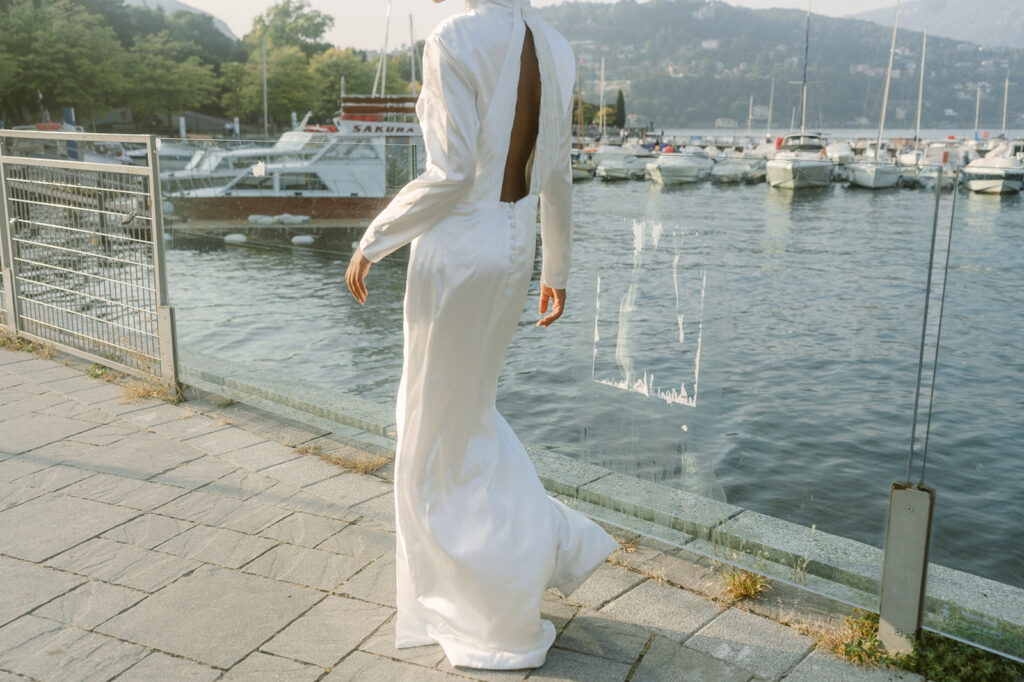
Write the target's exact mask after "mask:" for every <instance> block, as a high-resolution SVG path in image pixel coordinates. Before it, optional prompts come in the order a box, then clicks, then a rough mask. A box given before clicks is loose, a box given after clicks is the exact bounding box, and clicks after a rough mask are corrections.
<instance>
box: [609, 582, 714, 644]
mask: <svg viewBox="0 0 1024 682" xmlns="http://www.w3.org/2000/svg"><path fill="white" fill-rule="evenodd" d="M721 611H722V607H721V606H719V605H718V604H716V603H715V602H712V601H708V600H707V599H704V598H703V597H700V596H698V595H696V594H694V593H692V592H687V591H686V590H681V589H679V588H676V587H672V586H671V585H668V584H666V583H659V582H657V581H656V580H647V581H645V582H643V583H641V584H640V585H638V586H637V587H634V588H633V589H632V590H630V591H629V592H627V593H626V594H624V595H622V596H621V597H619V598H617V599H615V600H614V601H612V602H611V603H609V604H608V605H607V606H605V607H604V608H602V609H601V613H602V614H604V615H606V616H610V617H612V618H618V619H619V620H622V621H625V622H627V623H635V624H637V625H643V626H644V627H648V628H651V629H653V630H655V632H658V633H659V634H662V635H663V636H665V637H668V638H669V639H673V640H675V641H677V642H681V641H683V640H685V639H688V638H689V637H690V635H692V634H693V633H694V632H696V631H697V630H699V629H700V628H702V627H703V626H704V625H706V624H707V623H708V622H710V621H711V620H712V619H714V618H715V617H716V616H718V614H719V613H720V612H721Z"/></svg>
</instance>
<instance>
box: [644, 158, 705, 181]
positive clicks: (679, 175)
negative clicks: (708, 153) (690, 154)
mask: <svg viewBox="0 0 1024 682" xmlns="http://www.w3.org/2000/svg"><path fill="white" fill-rule="evenodd" d="M714 165H715V164H714V161H711V160H710V159H701V158H696V157H695V158H693V159H692V161H691V160H689V159H687V160H680V161H673V162H672V163H660V162H654V163H649V164H647V172H648V173H649V174H650V176H651V179H652V180H653V181H654V182H656V183H658V184H660V185H683V184H687V183H694V182H702V181H704V180H706V179H707V177H708V175H709V174H710V173H711V169H712V168H713V167H714Z"/></svg>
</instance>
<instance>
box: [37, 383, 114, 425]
mask: <svg viewBox="0 0 1024 682" xmlns="http://www.w3.org/2000/svg"><path fill="white" fill-rule="evenodd" d="M82 378H83V379H85V380H87V381H90V382H91V381H93V379H90V378H89V377H82ZM39 413H40V414H48V415H51V416H54V417H66V418H68V419H77V420H78V421H83V422H89V423H90V424H109V423H110V422H112V421H114V420H115V419H117V416H116V415H114V414H111V413H110V412H107V411H106V410H99V409H96V408H95V407H90V406H89V405H86V404H84V403H80V402H78V401H77V400H65V401H64V402H62V403H58V404H56V405H54V406H53V407H47V408H44V409H42V410H39Z"/></svg>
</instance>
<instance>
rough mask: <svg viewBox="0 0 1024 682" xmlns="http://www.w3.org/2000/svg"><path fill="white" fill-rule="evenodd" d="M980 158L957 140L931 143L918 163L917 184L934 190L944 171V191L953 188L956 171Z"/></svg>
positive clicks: (927, 145)
mask: <svg viewBox="0 0 1024 682" xmlns="http://www.w3.org/2000/svg"><path fill="white" fill-rule="evenodd" d="M977 158H979V157H978V155H977V153H975V152H974V150H973V149H968V147H967V146H966V145H964V144H962V143H960V142H958V141H957V140H953V139H947V140H943V141H941V142H929V143H927V144H926V145H925V147H924V150H923V152H922V154H921V159H920V160H919V161H918V168H919V169H920V170H918V172H917V184H918V186H920V187H924V188H926V189H934V188H935V183H936V181H937V180H938V179H939V171H940V170H941V171H942V175H941V177H942V189H943V190H949V189H952V188H953V182H954V178H955V177H956V169H957V168H959V167H960V166H961V165H966V164H968V163H970V162H971V161H973V160H974V159H977Z"/></svg>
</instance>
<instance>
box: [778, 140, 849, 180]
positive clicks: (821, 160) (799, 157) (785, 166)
mask: <svg viewBox="0 0 1024 682" xmlns="http://www.w3.org/2000/svg"><path fill="white" fill-rule="evenodd" d="M833 168H834V166H833V164H832V161H831V160H829V158H828V156H827V154H826V153H825V140H824V138H823V137H822V136H821V135H819V134H817V133H801V134H798V135H787V136H786V137H785V138H783V141H782V144H781V146H780V147H779V151H777V152H776V153H775V157H774V158H772V159H771V160H769V161H768V162H767V164H765V170H766V172H767V177H768V184H769V185H771V186H772V187H778V188H780V189H803V188H806V187H827V186H828V185H829V184H830V183H831V182H832V172H833Z"/></svg>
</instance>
